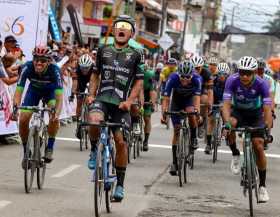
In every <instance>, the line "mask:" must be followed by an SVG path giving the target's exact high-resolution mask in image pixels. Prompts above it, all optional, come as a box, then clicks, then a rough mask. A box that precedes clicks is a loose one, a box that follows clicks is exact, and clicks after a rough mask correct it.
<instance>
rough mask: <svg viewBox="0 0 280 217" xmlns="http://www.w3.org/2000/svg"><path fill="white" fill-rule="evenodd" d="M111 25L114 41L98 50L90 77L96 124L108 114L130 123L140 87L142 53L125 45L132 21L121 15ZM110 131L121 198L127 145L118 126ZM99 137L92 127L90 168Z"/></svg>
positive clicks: (92, 116) (91, 111) (92, 118)
mask: <svg viewBox="0 0 280 217" xmlns="http://www.w3.org/2000/svg"><path fill="white" fill-rule="evenodd" d="M113 27H114V28H113V33H114V39H115V42H114V44H112V45H107V46H106V45H105V46H103V47H101V48H99V49H98V51H97V57H96V68H97V70H96V72H95V73H94V76H93V78H92V79H93V85H92V86H91V87H90V94H91V100H93V99H95V102H94V103H92V105H90V108H89V121H90V122H92V123H99V122H100V121H103V120H108V117H109V116H110V117H111V121H112V122H114V123H123V122H125V124H126V125H127V126H130V125H131V123H130V114H129V110H130V107H131V105H132V103H133V102H134V101H135V100H136V99H137V97H138V96H139V94H140V91H141V89H142V88H143V78H144V73H143V70H142V64H143V63H144V60H143V55H142V53H141V52H140V51H139V50H136V49H135V48H133V47H131V46H130V45H129V44H128V41H129V39H130V38H132V37H133V35H134V33H135V20H134V19H133V18H131V17H129V16H126V15H121V16H119V17H118V18H117V19H116V20H115V21H114V24H113ZM98 86H99V88H97V87H98ZM97 89H98V91H97ZM130 90H131V91H130ZM113 134H114V139H115V143H116V173H117V187H116V190H115V192H114V195H113V197H114V199H115V201H121V200H122V199H123V197H124V187H123V185H124V179H125V173H126V166H127V159H128V158H127V144H126V143H125V141H124V138H123V133H122V131H120V129H119V128H113ZM98 138H99V130H98V128H96V127H91V128H90V139H91V146H92V147H91V154H90V159H89V161H88V167H89V168H90V169H95V164H96V154H97V152H96V150H97V149H96V146H97V145H98V144H97V142H98Z"/></svg>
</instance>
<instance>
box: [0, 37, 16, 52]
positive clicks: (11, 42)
mask: <svg viewBox="0 0 280 217" xmlns="http://www.w3.org/2000/svg"><path fill="white" fill-rule="evenodd" d="M16 47H17V40H16V38H15V37H14V36H12V35H9V36H7V37H6V38H5V40H4V47H2V49H1V55H0V56H1V57H4V56H5V55H6V54H7V53H10V52H13V51H14V49H15V48H16Z"/></svg>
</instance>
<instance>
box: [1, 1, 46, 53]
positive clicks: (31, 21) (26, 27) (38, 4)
mask: <svg viewBox="0 0 280 217" xmlns="http://www.w3.org/2000/svg"><path fill="white" fill-rule="evenodd" d="M48 6H49V0H17V1H15V0H0V8H1V13H0V32H1V35H2V37H3V38H4V37H6V36H8V35H13V36H14V37H15V38H16V39H17V41H18V43H19V45H20V47H21V48H22V50H23V52H24V54H25V55H26V57H27V59H31V58H32V49H33V48H34V47H35V45H36V44H45V43H46V42H47V33H48Z"/></svg>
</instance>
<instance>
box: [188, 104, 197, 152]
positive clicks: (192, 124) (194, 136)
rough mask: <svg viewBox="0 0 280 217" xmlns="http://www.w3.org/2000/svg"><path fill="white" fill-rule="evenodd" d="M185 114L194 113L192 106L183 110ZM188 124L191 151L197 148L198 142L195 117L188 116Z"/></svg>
mask: <svg viewBox="0 0 280 217" xmlns="http://www.w3.org/2000/svg"><path fill="white" fill-rule="evenodd" d="M185 111H186V112H188V113H191V112H194V111H195V110H194V107H193V106H188V107H186V109H185ZM188 120H189V124H190V132H191V144H192V147H193V149H197V148H198V141H197V128H198V121H197V116H196V115H190V116H188Z"/></svg>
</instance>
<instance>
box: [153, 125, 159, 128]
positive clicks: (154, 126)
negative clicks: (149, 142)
mask: <svg viewBox="0 0 280 217" xmlns="http://www.w3.org/2000/svg"><path fill="white" fill-rule="evenodd" d="M160 125H161V124H153V125H152V128H156V127H159V126H160Z"/></svg>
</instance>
